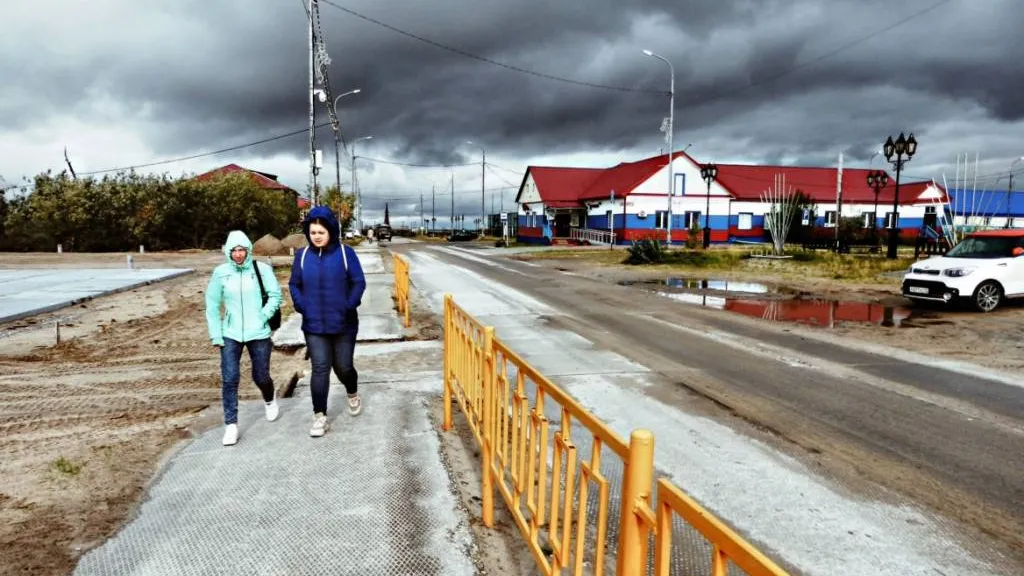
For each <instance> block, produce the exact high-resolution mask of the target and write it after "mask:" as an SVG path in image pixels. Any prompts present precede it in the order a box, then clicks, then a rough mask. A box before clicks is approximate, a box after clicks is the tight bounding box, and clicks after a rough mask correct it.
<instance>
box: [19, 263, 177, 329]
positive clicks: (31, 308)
mask: <svg viewBox="0 0 1024 576" xmlns="http://www.w3.org/2000/svg"><path fill="white" fill-rule="evenodd" d="M192 272H194V270H192V269H188V268H127V267H126V268H124V269H117V268H95V269H77V270H75V269H62V270H47V269H31V270H0V322H10V321H12V320H18V319H21V318H26V317H28V316H34V315H36V314H42V313H45V312H52V311H54V310H59V309H61V308H65V307H67V306H72V305H74V304H78V303H80V302H82V301H85V300H89V299H92V298H97V297H100V296H105V295H107V294H114V293H117V292H123V291H125V290H132V289H134V288H138V287H139V286H145V285H147V284H152V283H154V282H162V281H164V280H170V279H172V278H177V277H179V276H183V275H185V274H191V273H192Z"/></svg>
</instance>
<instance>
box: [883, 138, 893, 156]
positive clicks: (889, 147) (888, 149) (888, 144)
mask: <svg viewBox="0 0 1024 576" xmlns="http://www.w3.org/2000/svg"><path fill="white" fill-rule="evenodd" d="M882 152H883V153H884V154H885V159H886V160H892V156H893V154H895V153H896V144H895V143H894V142H893V141H892V136H891V135H890V136H889V137H888V138H886V140H885V144H884V145H883V146H882Z"/></svg>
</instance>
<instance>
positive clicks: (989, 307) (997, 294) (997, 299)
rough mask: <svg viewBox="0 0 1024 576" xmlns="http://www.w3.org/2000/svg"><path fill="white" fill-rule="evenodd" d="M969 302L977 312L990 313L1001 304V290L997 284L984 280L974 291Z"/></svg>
mask: <svg viewBox="0 0 1024 576" xmlns="http://www.w3.org/2000/svg"><path fill="white" fill-rule="evenodd" d="M971 301H972V303H973V304H974V307H975V308H976V309H978V311H979V312H991V311H993V310H995V309H996V308H998V307H999V305H1000V304H1002V302H1003V288H1002V287H1001V286H999V283H998V282H995V281H992V280H986V281H984V282H982V283H981V284H979V285H978V287H977V288H975V289H974V295H973V296H972V297H971Z"/></svg>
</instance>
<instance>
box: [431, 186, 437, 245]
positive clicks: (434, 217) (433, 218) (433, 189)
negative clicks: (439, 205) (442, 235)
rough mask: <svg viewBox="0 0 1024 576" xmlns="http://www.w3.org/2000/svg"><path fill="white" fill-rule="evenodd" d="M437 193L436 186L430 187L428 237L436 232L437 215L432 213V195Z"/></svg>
mask: <svg viewBox="0 0 1024 576" xmlns="http://www.w3.org/2000/svg"><path fill="white" fill-rule="evenodd" d="M435 192H437V184H431V186H430V235H431V236H433V235H434V232H436V231H437V214H436V213H435V212H434V193H435Z"/></svg>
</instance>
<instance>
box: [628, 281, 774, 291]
mask: <svg viewBox="0 0 1024 576" xmlns="http://www.w3.org/2000/svg"><path fill="white" fill-rule="evenodd" d="M619 284H621V285H623V286H651V287H654V286H667V287H669V288H682V289H689V290H715V291H718V292H743V293H745V294H775V293H778V292H780V290H779V289H778V288H774V287H771V286H768V285H767V284H761V283H758V282H742V281H738V280H712V279H708V278H675V277H673V278H668V279H667V280H626V281H623V282H619Z"/></svg>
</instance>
